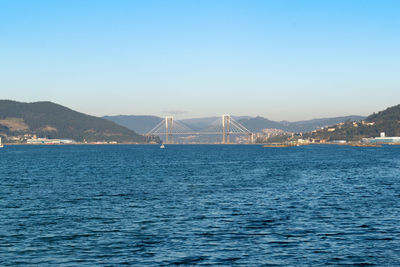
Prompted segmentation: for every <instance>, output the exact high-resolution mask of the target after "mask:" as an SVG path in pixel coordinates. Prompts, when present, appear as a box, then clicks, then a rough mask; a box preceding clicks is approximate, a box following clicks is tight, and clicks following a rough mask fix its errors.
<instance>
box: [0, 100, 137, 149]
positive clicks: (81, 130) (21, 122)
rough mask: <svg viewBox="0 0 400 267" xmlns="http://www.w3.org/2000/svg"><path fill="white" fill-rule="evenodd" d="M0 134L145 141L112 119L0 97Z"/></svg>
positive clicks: (51, 105) (44, 103) (48, 103)
mask: <svg viewBox="0 0 400 267" xmlns="http://www.w3.org/2000/svg"><path fill="white" fill-rule="evenodd" d="M0 134H1V135H2V136H3V137H5V138H6V140H7V137H15V136H22V135H25V134H36V135H37V137H46V138H66V139H73V140H75V141H78V142H83V141H87V142H97V141H107V142H109V141H116V142H129V143H144V142H145V137H143V136H141V135H138V134H137V133H135V132H134V131H132V130H129V129H127V128H125V127H122V126H120V125H117V124H116V123H114V122H111V121H109V120H106V119H102V118H98V117H94V116H89V115H86V114H83V113H80V112H76V111H73V110H71V109H69V108H67V107H64V106H61V105H58V104H54V103H52V102H35V103H21V102H16V101H10V100H0ZM9 139H11V138H9Z"/></svg>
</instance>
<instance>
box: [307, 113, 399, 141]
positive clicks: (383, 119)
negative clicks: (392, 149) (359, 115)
mask: <svg viewBox="0 0 400 267" xmlns="http://www.w3.org/2000/svg"><path fill="white" fill-rule="evenodd" d="M329 128H330V130H328V129H327V128H325V129H323V130H320V131H317V132H314V133H310V134H309V135H310V136H311V137H314V138H320V139H326V140H330V141H332V140H339V139H341V140H348V141H356V140H360V139H361V138H367V137H377V136H379V134H380V133H381V132H385V134H386V136H400V105H396V106H393V107H390V108H387V109H385V110H383V111H380V112H378V113H374V114H372V115H370V116H368V117H367V118H366V119H365V120H364V121H360V122H346V123H344V124H337V125H334V126H331V127H329Z"/></svg>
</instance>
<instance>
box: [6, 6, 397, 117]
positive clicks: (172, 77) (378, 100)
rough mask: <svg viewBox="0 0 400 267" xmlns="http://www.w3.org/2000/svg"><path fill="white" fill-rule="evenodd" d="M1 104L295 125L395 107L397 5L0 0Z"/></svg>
mask: <svg viewBox="0 0 400 267" xmlns="http://www.w3.org/2000/svg"><path fill="white" fill-rule="evenodd" d="M0 7H1V8H0V33H1V37H0V57H1V60H0V81H1V83H0V88H1V92H2V99H12V100H16V101H22V102H35V101H47V100H48V101H52V102H55V103H58V104H61V105H64V106H67V107H69V108H72V109H74V110H77V111H80V112H83V113H86V114H90V115H95V116H105V115H119V114H122V115H155V116H165V115H171V114H174V116H176V117H177V118H179V119H182V118H198V117H209V116H220V115H222V114H232V115H241V116H257V115H258V116H262V117H265V118H268V119H270V120H275V121H282V120H287V121H299V120H309V119H315V118H329V117H341V116H349V115H361V116H368V115H370V114H371V113H373V112H377V111H380V110H384V109H386V108H387V107H390V106H394V105H396V104H399V99H400V90H399V87H400V79H399V77H398V76H399V75H398V70H399V69H400V49H399V47H400V32H399V29H400V17H399V16H398V14H399V13H400V2H398V1H361V0H358V1H226V0H221V1H112V2H111V1H110V2H108V1H94V0H89V1H84V2H83V1H48V0H41V1H4V2H2V4H1V6H0Z"/></svg>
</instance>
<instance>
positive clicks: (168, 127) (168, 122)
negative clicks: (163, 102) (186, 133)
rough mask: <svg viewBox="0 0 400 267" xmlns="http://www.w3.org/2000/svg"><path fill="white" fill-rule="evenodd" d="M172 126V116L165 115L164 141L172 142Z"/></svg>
mask: <svg viewBox="0 0 400 267" xmlns="http://www.w3.org/2000/svg"><path fill="white" fill-rule="evenodd" d="M173 126H174V118H173V117H170V116H166V117H165V143H166V144H169V142H173V139H172V127H173Z"/></svg>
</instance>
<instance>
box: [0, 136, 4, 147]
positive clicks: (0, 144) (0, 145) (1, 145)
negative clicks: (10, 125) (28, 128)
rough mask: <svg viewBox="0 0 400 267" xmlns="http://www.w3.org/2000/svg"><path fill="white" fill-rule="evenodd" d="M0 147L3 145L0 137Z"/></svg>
mask: <svg viewBox="0 0 400 267" xmlns="http://www.w3.org/2000/svg"><path fill="white" fill-rule="evenodd" d="M0 147H4V146H3V144H2V143H1V137H0Z"/></svg>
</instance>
